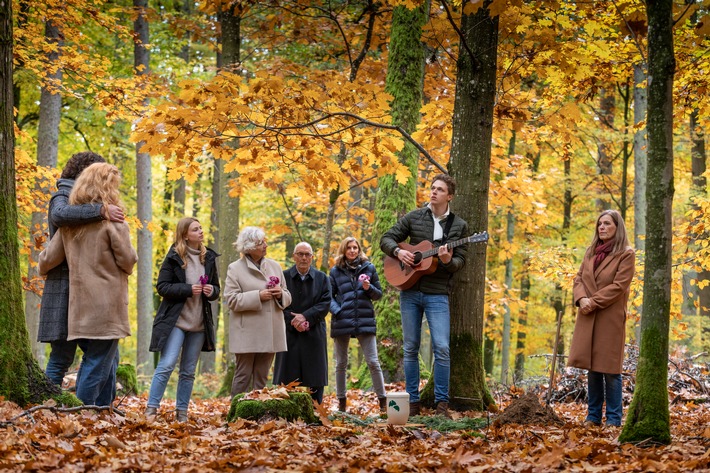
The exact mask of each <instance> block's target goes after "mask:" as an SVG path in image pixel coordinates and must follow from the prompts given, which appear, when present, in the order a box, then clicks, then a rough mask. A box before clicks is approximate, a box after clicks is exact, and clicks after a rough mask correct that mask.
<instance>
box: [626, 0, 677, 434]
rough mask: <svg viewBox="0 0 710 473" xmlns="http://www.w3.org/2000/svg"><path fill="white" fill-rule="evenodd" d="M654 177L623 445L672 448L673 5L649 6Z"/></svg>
mask: <svg viewBox="0 0 710 473" xmlns="http://www.w3.org/2000/svg"><path fill="white" fill-rule="evenodd" d="M646 11H647V15H648V121H647V128H648V144H649V146H648V175H647V180H646V197H647V207H646V223H647V224H648V226H649V228H653V230H654V231H653V232H651V233H649V234H648V235H647V238H646V262H645V268H644V276H643V278H644V287H643V314H642V317H641V347H640V352H639V362H638V368H637V373H636V387H635V389H634V398H633V400H632V401H631V406H629V412H628V415H627V417H626V424H625V425H624V428H623V430H622V432H621V435H620V437H619V441H620V442H641V441H645V440H649V439H650V440H652V441H655V442H659V443H662V444H670V442H671V435H670V418H669V412H668V338H669V333H668V332H669V323H670V304H671V298H670V296H671V242H672V237H673V233H672V230H673V227H672V223H673V222H672V204H673V192H674V189H673V74H674V70H675V56H674V52H673V2H672V1H671V0H646Z"/></svg>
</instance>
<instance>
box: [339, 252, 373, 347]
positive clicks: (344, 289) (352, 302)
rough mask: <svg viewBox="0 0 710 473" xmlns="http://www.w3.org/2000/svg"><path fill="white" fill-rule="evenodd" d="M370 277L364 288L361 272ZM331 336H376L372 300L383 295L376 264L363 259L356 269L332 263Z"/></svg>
mask: <svg viewBox="0 0 710 473" xmlns="http://www.w3.org/2000/svg"><path fill="white" fill-rule="evenodd" d="M363 274H365V275H367V276H368V277H369V278H370V288H369V289H368V290H367V291H366V290H365V289H363V287H362V281H360V276H361V275H363ZM329 278H330V290H331V295H332V298H333V299H332V300H331V301H330V313H331V314H332V318H331V320H330V336H331V337H341V336H343V335H350V336H352V337H356V336H358V335H361V334H372V335H375V333H376V332H377V326H376V324H375V308H374V306H373V305H372V301H376V300H379V299H381V298H382V288H381V287H380V279H379V278H378V277H377V271H376V270H375V266H374V265H373V264H372V263H370V262H369V261H365V262H364V263H362V264H360V265H359V266H358V267H357V268H353V269H350V268H342V267H340V266H333V267H332V268H331V270H330V276H329Z"/></svg>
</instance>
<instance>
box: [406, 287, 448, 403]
mask: <svg viewBox="0 0 710 473" xmlns="http://www.w3.org/2000/svg"><path fill="white" fill-rule="evenodd" d="M399 306H400V310H401V312H402V334H403V337H404V380H405V384H406V389H407V392H408V393H409V401H410V402H419V344H420V342H421V338H422V316H423V315H426V320H427V323H428V324H429V331H430V333H431V344H432V349H433V350H434V402H435V403H439V402H449V374H450V372H451V360H450V358H449V340H450V333H451V324H450V316H449V296H448V295H446V294H424V293H423V292H419V291H402V292H401V293H400V295H399Z"/></svg>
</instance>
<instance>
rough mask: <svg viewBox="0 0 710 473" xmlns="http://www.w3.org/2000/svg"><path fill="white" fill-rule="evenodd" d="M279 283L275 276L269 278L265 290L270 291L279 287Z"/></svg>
mask: <svg viewBox="0 0 710 473" xmlns="http://www.w3.org/2000/svg"><path fill="white" fill-rule="evenodd" d="M280 282H281V281H280V280H279V278H277V277H276V276H271V277H269V282H267V283H266V289H271V288H272V287H276V286H278V285H279V283H280Z"/></svg>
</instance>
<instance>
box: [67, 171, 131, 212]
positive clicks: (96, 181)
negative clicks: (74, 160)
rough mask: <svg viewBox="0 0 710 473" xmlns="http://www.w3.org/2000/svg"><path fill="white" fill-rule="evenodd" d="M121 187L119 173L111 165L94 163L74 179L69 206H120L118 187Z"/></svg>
mask: <svg viewBox="0 0 710 473" xmlns="http://www.w3.org/2000/svg"><path fill="white" fill-rule="evenodd" d="M120 185H121V173H120V172H119V171H118V168H117V167H116V166H114V165H113V164H108V163H94V164H92V165H91V166H89V167H87V168H86V169H84V170H83V171H82V172H81V174H79V177H77V178H76V182H75V183H74V187H73V188H72V191H71V194H69V204H70V205H82V204H104V205H118V206H122V204H121V196H120V194H119V191H118V187H119V186H120Z"/></svg>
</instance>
